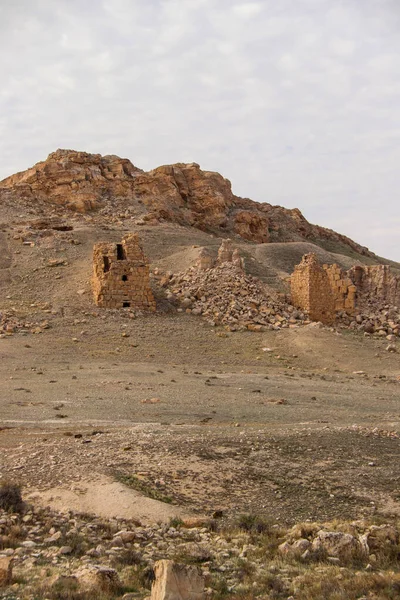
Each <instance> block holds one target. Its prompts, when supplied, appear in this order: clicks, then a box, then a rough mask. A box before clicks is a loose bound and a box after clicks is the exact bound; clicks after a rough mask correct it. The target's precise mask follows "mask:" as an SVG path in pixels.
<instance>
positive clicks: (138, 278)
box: [93, 233, 156, 311]
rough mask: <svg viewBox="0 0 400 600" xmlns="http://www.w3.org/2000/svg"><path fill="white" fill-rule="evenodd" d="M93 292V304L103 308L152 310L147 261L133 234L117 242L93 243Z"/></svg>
mask: <svg viewBox="0 0 400 600" xmlns="http://www.w3.org/2000/svg"><path fill="white" fill-rule="evenodd" d="M93 293H94V300H95V303H96V304H97V305H98V306H101V307H103V308H128V307H131V308H135V309H138V310H150V311H155V309H156V303H155V300H154V296H153V293H152V291H151V288H150V276H149V264H148V261H147V259H146V256H145V254H144V252H143V249H142V247H141V245H140V241H139V236H138V235H137V234H135V233H131V234H129V235H127V236H125V237H124V238H123V239H122V241H121V243H120V244H113V243H111V244H110V243H106V242H100V243H98V244H95V246H94V248H93Z"/></svg>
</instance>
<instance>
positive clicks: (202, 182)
mask: <svg viewBox="0 0 400 600" xmlns="http://www.w3.org/2000/svg"><path fill="white" fill-rule="evenodd" d="M10 194H12V195H14V197H16V198H19V199H23V200H26V201H27V202H30V203H31V204H33V205H34V204H35V203H37V202H47V203H51V204H52V205H53V206H61V207H62V208H64V209H65V208H67V209H70V210H73V211H77V212H82V213H86V212H90V211H95V210H99V209H101V210H102V211H103V213H104V215H110V214H113V213H115V212H118V213H119V212H121V211H122V214H123V215H124V213H125V212H126V211H128V213H129V218H132V216H133V217H136V218H142V219H143V220H144V221H145V222H149V223H151V222H158V221H160V220H166V221H171V222H175V223H179V224H181V225H187V226H193V227H197V228H199V229H202V230H205V231H211V232H218V233H229V234H230V235H236V236H239V237H241V238H242V239H244V240H248V241H251V242H255V243H266V242H269V241H271V242H296V241H304V240H308V241H312V242H314V243H316V244H320V245H322V246H323V244H324V243H326V242H329V243H330V244H332V243H334V244H336V245H338V247H341V248H342V249H346V248H347V250H353V251H355V252H357V253H359V254H363V255H371V253H370V252H369V251H368V250H367V249H366V248H363V247H362V246H360V245H358V244H356V243H355V242H353V241H352V240H350V239H349V238H347V237H345V236H342V235H340V234H338V233H335V232H334V231H331V230H329V229H325V228H323V227H318V226H316V225H311V224H310V223H309V222H308V221H307V220H306V219H305V218H304V216H303V215H302V214H301V212H300V211H299V210H298V209H291V210H289V209H285V208H282V207H280V206H273V205H271V204H268V203H258V202H254V201H252V200H250V199H248V198H240V197H238V196H235V195H234V194H233V193H232V189H231V184H230V182H229V181H228V180H227V179H225V178H224V177H222V175H220V174H219V173H214V172H210V171H202V170H201V169H200V167H199V165H198V164H196V163H191V164H183V163H178V164H174V165H165V166H161V167H158V168H156V169H154V170H152V171H148V172H144V171H142V170H141V169H139V168H138V167H136V166H134V165H133V164H132V163H131V162H130V161H129V160H128V159H124V158H119V157H118V156H113V155H112V156H101V155H100V154H88V153H86V152H75V151H74V150H57V151H56V152H53V153H51V154H50V155H49V156H48V158H47V159H46V160H45V161H43V162H39V163H37V164H36V165H34V166H33V167H32V168H30V169H28V170H27V171H23V172H21V173H17V174H15V175H12V176H11V177H8V178H7V179H4V180H3V181H1V182H0V198H1V197H2V196H3V197H6V196H7V197H8V198H9V195H10ZM0 201H1V200H0ZM124 218H126V215H124Z"/></svg>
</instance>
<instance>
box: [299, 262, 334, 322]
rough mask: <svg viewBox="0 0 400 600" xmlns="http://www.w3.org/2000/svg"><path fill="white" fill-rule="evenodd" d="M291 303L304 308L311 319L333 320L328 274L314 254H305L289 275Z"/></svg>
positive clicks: (332, 302)
mask: <svg viewBox="0 0 400 600" xmlns="http://www.w3.org/2000/svg"><path fill="white" fill-rule="evenodd" d="M290 283H291V298H292V303H293V304H294V305H295V306H296V307H297V308H301V309H302V310H305V311H307V312H308V314H309V315H310V318H311V319H312V320H313V321H321V322H322V323H325V324H331V323H333V322H334V320H335V298H334V295H333V293H332V289H331V285H330V280H329V277H328V274H327V272H326V270H325V269H323V267H321V266H320V265H319V264H318V261H317V258H316V256H315V254H306V255H304V256H303V258H302V261H301V263H300V264H299V265H297V266H296V267H295V270H294V272H293V275H292V276H291V281H290Z"/></svg>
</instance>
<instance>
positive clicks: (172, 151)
mask: <svg viewBox="0 0 400 600" xmlns="http://www.w3.org/2000/svg"><path fill="white" fill-rule="evenodd" d="M0 52H1V57H2V58H1V61H0V81H1V85H0V179H2V178H4V177H6V176H8V175H11V174H13V173H15V172H17V171H21V170H24V169H26V168H28V167H30V166H32V165H33V164H34V163H35V162H38V161H40V160H44V159H45V158H46V157H47V155H48V154H49V153H50V152H53V151H54V150H56V149H57V148H71V149H74V150H83V151H87V152H94V153H100V154H117V155H118V156H122V157H124V158H129V159H130V160H131V161H132V162H133V164H135V165H136V166H138V167H140V168H142V169H145V170H150V169H152V168H155V167H156V166H159V165H161V164H171V163H175V162H197V163H199V164H200V166H201V167H202V168H203V169H206V170H211V171H218V172H220V173H221V174H222V175H224V176H225V177H227V178H228V179H230V180H231V182H232V187H233V192H234V193H235V194H237V195H239V196H244V197H248V198H252V199H253V200H257V201H259V202H269V203H270V204H279V205H282V206H285V207H287V208H294V207H297V208H299V209H300V210H301V211H302V213H303V214H304V216H305V217H306V218H307V219H308V220H309V221H310V222H312V223H317V224H319V225H323V226H326V227H329V228H331V229H334V230H336V231H339V232H340V233H343V234H345V235H348V236H350V237H351V238H353V239H355V240H356V241H358V242H359V243H361V244H363V245H365V246H368V247H369V248H370V249H371V250H372V251H374V252H376V253H377V254H379V255H381V256H385V257H387V258H391V259H394V260H398V261H400V243H399V240H400V208H399V199H398V194H399V191H400V1H399V0H279V1H278V0H57V1H56V2H55V1H54V0H0Z"/></svg>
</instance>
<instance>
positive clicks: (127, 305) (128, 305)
mask: <svg viewBox="0 0 400 600" xmlns="http://www.w3.org/2000/svg"><path fill="white" fill-rule="evenodd" d="M130 305H131V303H130V302H123V303H122V308H129V307H130Z"/></svg>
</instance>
